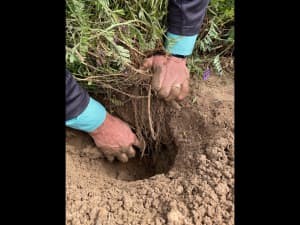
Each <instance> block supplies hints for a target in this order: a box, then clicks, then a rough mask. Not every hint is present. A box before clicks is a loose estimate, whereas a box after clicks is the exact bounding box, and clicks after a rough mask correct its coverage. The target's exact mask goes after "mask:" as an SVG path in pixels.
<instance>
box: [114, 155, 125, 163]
mask: <svg viewBox="0 0 300 225" xmlns="http://www.w3.org/2000/svg"><path fill="white" fill-rule="evenodd" d="M116 157H117V158H118V160H120V161H121V162H123V163H125V162H127V161H128V157H127V155H126V154H125V153H120V154H117V155H116Z"/></svg>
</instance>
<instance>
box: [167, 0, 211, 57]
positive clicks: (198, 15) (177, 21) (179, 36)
mask: <svg viewBox="0 0 300 225" xmlns="http://www.w3.org/2000/svg"><path fill="white" fill-rule="evenodd" d="M208 3H209V0H170V1H169V5H168V19H167V21H168V24H167V25H168V30H167V31H168V32H167V40H166V43H165V46H166V49H167V51H168V52H169V53H171V54H178V55H190V54H192V51H193V48H194V45H195V42H196V39H197V36H198V34H199V32H200V29H201V25H202V23H203V18H204V16H205V13H206V9H207V6H208Z"/></svg>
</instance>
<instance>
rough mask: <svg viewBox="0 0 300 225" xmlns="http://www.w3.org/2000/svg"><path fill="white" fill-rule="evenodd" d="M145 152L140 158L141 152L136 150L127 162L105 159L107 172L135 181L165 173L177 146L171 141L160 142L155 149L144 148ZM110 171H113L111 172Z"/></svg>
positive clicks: (115, 176)
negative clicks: (133, 156) (168, 142)
mask: <svg viewBox="0 0 300 225" xmlns="http://www.w3.org/2000/svg"><path fill="white" fill-rule="evenodd" d="M147 150H148V151H147ZM145 152H149V153H148V154H145V155H144V156H143V158H141V153H140V152H137V155H136V157H135V158H132V159H129V161H128V162H127V163H122V162H119V161H117V160H115V161H114V162H112V163H110V162H108V161H106V162H105V164H106V165H105V167H106V170H107V174H108V175H110V176H113V177H114V178H115V179H118V180H124V181H136V180H143V179H147V178H150V177H152V176H154V175H156V174H162V173H167V172H168V171H169V170H170V169H171V168H172V167H173V164H174V161H175V158H176V155H177V148H176V146H175V144H174V143H173V142H172V143H170V144H168V145H165V144H160V148H159V150H157V151H152V150H151V149H146V151H145ZM111 171H115V172H114V173H111ZM111 174H112V175H111Z"/></svg>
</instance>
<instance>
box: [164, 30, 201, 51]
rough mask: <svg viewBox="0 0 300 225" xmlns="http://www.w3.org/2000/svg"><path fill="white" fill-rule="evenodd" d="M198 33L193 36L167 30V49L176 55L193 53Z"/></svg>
mask: <svg viewBox="0 0 300 225" xmlns="http://www.w3.org/2000/svg"><path fill="white" fill-rule="evenodd" d="M197 37H198V34H195V35H193V36H182V35H177V34H172V33H170V32H167V39H166V46H165V47H166V50H167V52H168V53H170V54H175V55H184V56H187V55H191V54H192V52H193V49H194V45H195V42H196V39H197Z"/></svg>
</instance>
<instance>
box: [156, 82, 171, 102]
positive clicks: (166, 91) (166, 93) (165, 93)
mask: <svg viewBox="0 0 300 225" xmlns="http://www.w3.org/2000/svg"><path fill="white" fill-rule="evenodd" d="M170 92H171V86H169V85H163V86H162V87H161V88H160V90H159V92H158V94H159V96H161V97H162V98H165V99H166V98H167V97H168V96H169V94H170Z"/></svg>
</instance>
